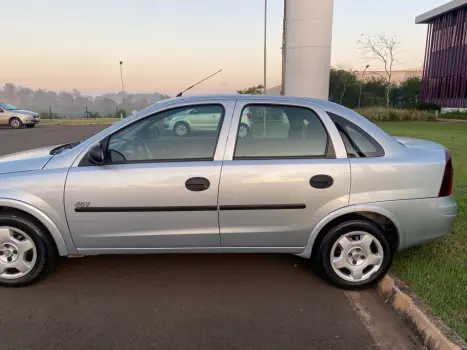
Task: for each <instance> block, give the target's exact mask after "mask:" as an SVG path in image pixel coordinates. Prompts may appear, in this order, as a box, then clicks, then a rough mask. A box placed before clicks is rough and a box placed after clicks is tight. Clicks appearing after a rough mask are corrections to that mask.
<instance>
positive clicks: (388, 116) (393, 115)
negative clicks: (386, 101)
mask: <svg viewBox="0 0 467 350" xmlns="http://www.w3.org/2000/svg"><path fill="white" fill-rule="evenodd" d="M356 112H357V113H359V114H361V115H362V116H364V117H365V118H367V119H369V120H371V121H373V122H390V121H432V120H435V119H436V115H435V114H433V113H430V112H428V111H419V110H414V109H400V108H395V109H391V108H389V109H388V108H383V107H373V108H360V109H357V110H356Z"/></svg>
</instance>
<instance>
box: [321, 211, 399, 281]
mask: <svg viewBox="0 0 467 350" xmlns="http://www.w3.org/2000/svg"><path fill="white" fill-rule="evenodd" d="M318 248H319V249H318V250H317V251H316V253H315V256H313V257H312V258H313V261H314V264H317V267H318V268H319V271H320V272H321V274H322V275H323V277H325V278H326V279H327V280H328V281H329V282H331V283H332V284H334V285H336V286H338V287H340V288H344V289H359V288H364V287H369V286H372V285H374V284H375V283H377V282H378V281H379V280H381V279H382V278H383V277H384V275H385V274H386V273H387V272H388V270H389V268H390V267H391V264H392V258H393V255H394V252H393V251H392V249H391V245H390V243H389V240H388V238H387V237H386V235H385V234H384V232H383V231H382V229H381V228H380V227H379V226H378V225H376V224H374V223H372V222H370V221H365V220H352V221H347V222H343V223H340V224H339V225H337V226H335V227H333V228H332V229H331V230H330V231H329V232H328V233H327V234H326V236H325V237H324V238H323V240H322V241H321V244H320V246H319V247H318Z"/></svg>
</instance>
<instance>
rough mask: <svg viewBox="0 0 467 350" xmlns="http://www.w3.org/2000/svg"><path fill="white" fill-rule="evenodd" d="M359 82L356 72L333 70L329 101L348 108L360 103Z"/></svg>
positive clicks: (342, 69)
mask: <svg viewBox="0 0 467 350" xmlns="http://www.w3.org/2000/svg"><path fill="white" fill-rule="evenodd" d="M358 89H359V87H358V81H357V76H356V75H355V72H353V71H350V70H346V69H344V68H331V73H330V83H329V99H330V100H331V101H333V102H336V103H339V104H341V105H344V106H347V107H355V106H356V104H357V101H358Z"/></svg>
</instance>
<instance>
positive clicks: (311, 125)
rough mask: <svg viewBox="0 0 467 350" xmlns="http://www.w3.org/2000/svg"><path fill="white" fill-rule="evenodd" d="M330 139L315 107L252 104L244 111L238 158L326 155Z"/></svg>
mask: <svg viewBox="0 0 467 350" xmlns="http://www.w3.org/2000/svg"><path fill="white" fill-rule="evenodd" d="M328 140H329V138H328V134H327V132H326V129H325V128H324V126H323V124H322V123H321V120H320V119H319V117H318V116H317V115H316V114H315V113H314V112H313V111H312V110H311V109H308V108H303V107H295V106H282V105H249V106H247V107H246V108H244V110H243V111H242V116H241V120H240V125H239V132H238V134H237V143H236V148H235V155H234V158H235V159H255V158H256V159H258V158H260V159H264V158H266V159H274V158H324V157H326V151H327V148H328Z"/></svg>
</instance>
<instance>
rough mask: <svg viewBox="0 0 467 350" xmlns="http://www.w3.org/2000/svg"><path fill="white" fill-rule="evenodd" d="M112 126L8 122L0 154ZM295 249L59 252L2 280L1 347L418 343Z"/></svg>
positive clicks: (369, 297) (368, 297) (373, 302)
mask: <svg viewBox="0 0 467 350" xmlns="http://www.w3.org/2000/svg"><path fill="white" fill-rule="evenodd" d="M103 128H104V126H96V125H95V126H91V125H87V126H45V125H39V126H38V127H37V128H35V129H24V130H9V129H0V154H8V153H11V152H17V151H21V150H25V149H30V148H34V147H41V146H46V145H54V144H60V143H64V142H71V141H76V140H81V139H84V138H86V137H88V136H91V135H93V134H94V133H96V132H98V131H99V130H101V129H103ZM307 263H308V262H307V261H306V260H303V259H300V258H298V257H295V256H289V255H154V256H101V257H87V258H77V259H62V260H61V261H60V263H59V265H58V267H57V270H56V271H55V272H54V273H53V274H51V275H50V276H49V277H48V278H47V279H46V280H44V281H42V282H40V283H39V284H37V285H35V286H31V287H28V288H22V289H0V349H84V348H85V349H121V348H135V349H149V348H154V349H378V348H382V349H394V348H397V349H415V348H420V346H419V343H418V341H417V340H416V338H415V337H414V336H413V335H412V334H411V333H410V331H409V330H408V329H407V327H406V326H405V324H404V323H403V322H402V321H401V320H400V319H399V318H398V316H397V315H395V314H394V313H393V312H392V310H390V309H389V308H388V307H387V305H385V304H384V303H382V302H381V300H380V299H379V297H378V296H377V295H376V292H375V291H373V290H368V291H364V292H352V293H348V292H347V293H346V292H344V291H342V290H339V289H336V288H334V287H331V286H329V285H328V284H326V283H324V282H323V281H322V280H320V279H319V278H318V277H317V276H316V275H315V274H314V273H313V272H312V271H311V269H310V268H309V266H308V264H307Z"/></svg>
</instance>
